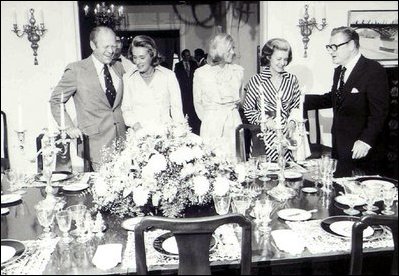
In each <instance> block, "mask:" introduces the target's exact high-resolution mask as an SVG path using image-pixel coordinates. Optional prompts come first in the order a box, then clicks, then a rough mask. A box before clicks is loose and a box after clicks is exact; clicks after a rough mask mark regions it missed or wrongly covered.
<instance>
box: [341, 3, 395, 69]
mask: <svg viewBox="0 0 399 276" xmlns="http://www.w3.org/2000/svg"><path fill="white" fill-rule="evenodd" d="M348 25H349V26H350V27H352V28H354V29H356V31H357V32H358V34H359V38H360V51H361V53H362V54H363V55H364V56H365V57H367V58H370V59H374V60H377V61H380V62H381V63H396V65H397V64H398V11H397V10H350V11H349V13H348Z"/></svg>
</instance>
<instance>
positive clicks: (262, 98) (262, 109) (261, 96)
mask: <svg viewBox="0 0 399 276" xmlns="http://www.w3.org/2000/svg"><path fill="white" fill-rule="evenodd" d="M258 91H259V101H260V118H261V122H262V123H264V122H265V121H266V117H265V115H266V114H265V95H264V94H263V90H262V89H261V85H260V84H259V89H258Z"/></svg>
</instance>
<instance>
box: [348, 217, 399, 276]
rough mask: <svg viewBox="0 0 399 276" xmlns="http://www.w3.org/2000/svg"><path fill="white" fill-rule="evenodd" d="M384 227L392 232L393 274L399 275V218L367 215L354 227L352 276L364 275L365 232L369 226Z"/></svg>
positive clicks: (351, 262)
mask: <svg viewBox="0 0 399 276" xmlns="http://www.w3.org/2000/svg"><path fill="white" fill-rule="evenodd" d="M372 225H384V226H388V227H389V228H390V229H391V231H392V236H393V243H394V253H393V257H392V264H391V274H392V275H398V216H397V215H396V216H381V215H366V216H363V217H362V218H361V219H360V221H357V222H355V223H354V224H353V226H352V244H351V261H350V272H349V274H350V275H360V274H362V267H363V230H364V229H366V228H367V226H372Z"/></svg>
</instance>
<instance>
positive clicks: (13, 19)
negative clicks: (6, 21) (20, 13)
mask: <svg viewBox="0 0 399 276" xmlns="http://www.w3.org/2000/svg"><path fill="white" fill-rule="evenodd" d="M12 21H13V24H14V25H17V24H18V23H17V11H16V10H15V9H13V11H12Z"/></svg>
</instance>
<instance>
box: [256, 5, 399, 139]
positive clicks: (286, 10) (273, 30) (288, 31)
mask: <svg viewBox="0 0 399 276" xmlns="http://www.w3.org/2000/svg"><path fill="white" fill-rule="evenodd" d="M320 2H321V1H295V2H294V1H261V7H260V12H261V20H260V33H261V45H262V46H263V45H264V43H265V42H266V41H267V40H268V39H270V38H274V37H282V38H285V39H287V40H288V41H289V42H290V44H291V46H292V49H293V61H292V62H291V64H290V65H289V66H288V67H287V70H288V71H289V72H291V73H293V74H296V75H297V77H298V79H299V82H300V87H303V86H306V93H307V94H323V93H325V92H328V91H329V89H330V88H331V85H332V77H333V69H334V66H333V64H332V62H331V58H330V55H329V54H328V53H327V51H326V50H325V45H326V44H328V41H329V38H330V33H331V30H332V29H333V28H335V27H339V26H347V25H348V11H349V10H387V9H388V10H397V9H398V3H397V1H378V2H377V1H359V2H357V1H323V2H324V3H325V5H326V17H327V24H328V26H327V27H326V29H325V30H323V31H317V30H314V31H313V33H312V35H311V36H310V41H309V44H308V57H307V58H304V57H303V53H304V50H303V43H302V36H301V34H300V30H299V27H298V26H297V25H298V21H299V16H300V12H301V10H302V9H303V7H304V5H305V4H310V5H311V6H312V5H313V6H315V7H317V5H320ZM316 12H317V11H316ZM320 115H321V123H322V129H321V131H322V133H323V134H322V143H323V144H326V145H331V135H330V128H331V118H332V111H331V110H322V111H321V112H320ZM312 138H313V137H312Z"/></svg>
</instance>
